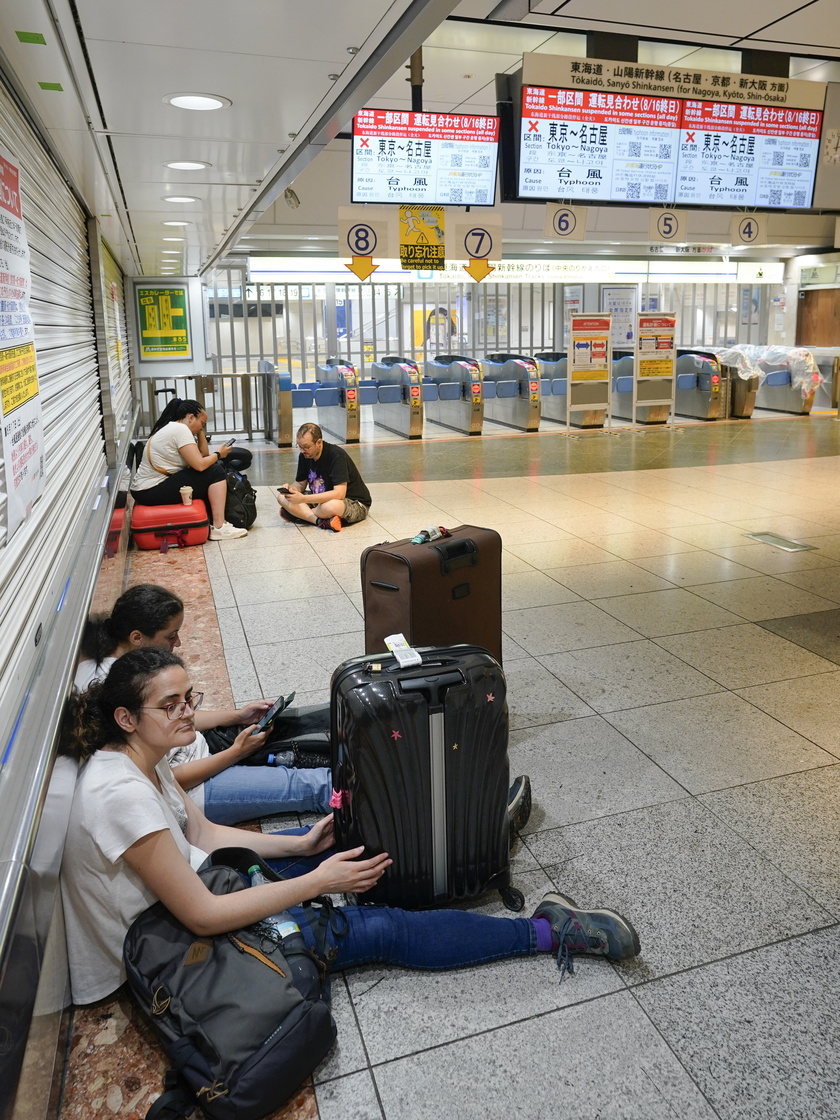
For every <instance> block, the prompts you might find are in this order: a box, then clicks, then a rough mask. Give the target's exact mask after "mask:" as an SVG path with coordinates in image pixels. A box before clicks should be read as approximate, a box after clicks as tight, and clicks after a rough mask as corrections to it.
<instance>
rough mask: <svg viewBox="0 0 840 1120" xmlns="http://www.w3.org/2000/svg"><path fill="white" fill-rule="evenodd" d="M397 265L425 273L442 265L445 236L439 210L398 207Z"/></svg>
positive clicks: (438, 207)
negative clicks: (398, 250)
mask: <svg viewBox="0 0 840 1120" xmlns="http://www.w3.org/2000/svg"><path fill="white" fill-rule="evenodd" d="M400 264H401V265H402V267H403V269H407V270H413V269H418V270H419V271H421V272H422V271H425V270H426V269H430V268H431V269H436V270H440V269H443V268H444V266H445V265H446V234H445V226H444V218H443V207H442V206H401V207H400Z"/></svg>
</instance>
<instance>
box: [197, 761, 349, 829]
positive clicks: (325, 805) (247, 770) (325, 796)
mask: <svg viewBox="0 0 840 1120" xmlns="http://www.w3.org/2000/svg"><path fill="white" fill-rule="evenodd" d="M331 794H332V775H331V773H330V771H329V770H328V769H326V768H323V767H322V768H320V769H317V770H296V769H290V768H288V767H286V766H229V767H228V768H227V770H222V772H221V773H220V774H216V775H215V776H214V777H212V778H210V779H208V781H206V782H205V783H204V815H205V816H206V817H207V819H208V820H210V821H213V822H214V823H215V824H237V823H238V822H239V821H250V820H253V819H254V818H255V817H268V816H271V815H272V814H273V813H294V812H300V813H306V812H314V813H329V812H330V811H331V810H330V796H331Z"/></svg>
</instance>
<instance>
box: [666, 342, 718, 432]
mask: <svg viewBox="0 0 840 1120" xmlns="http://www.w3.org/2000/svg"><path fill="white" fill-rule="evenodd" d="M676 374H677V402H676V412H677V414H678V415H679V416H696V417H697V419H698V420H725V419H726V382H725V380H724V379H723V374H722V372H721V368H720V362H719V361H718V359H717V358H716V357H715V355H714V354H713V353H712V352H711V351H710V350H705V351H704V350H695V349H691V350H677V369H676Z"/></svg>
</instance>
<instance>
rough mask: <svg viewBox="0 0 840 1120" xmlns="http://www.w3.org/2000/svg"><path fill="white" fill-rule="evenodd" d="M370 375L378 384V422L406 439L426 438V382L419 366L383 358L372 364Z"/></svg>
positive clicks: (400, 360)
mask: <svg viewBox="0 0 840 1120" xmlns="http://www.w3.org/2000/svg"><path fill="white" fill-rule="evenodd" d="M370 372H371V374H372V376H373V378H374V380H375V381H376V395H377V400H376V404H375V405H374V406H373V418H374V420H375V422H376V423H377V424H381V425H382V427H383V428H387V429H388V431H389V432H396V433H397V435H400V436H405V437H406V439H422V437H423V380H422V377H421V375H420V370H419V369H418V367H417V363H416V362H415V361H412V359H411V358H395V357H389V358H383V359H382V361H381V362H373V363H372V364H371V367H370Z"/></svg>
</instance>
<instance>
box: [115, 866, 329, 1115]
mask: <svg viewBox="0 0 840 1120" xmlns="http://www.w3.org/2000/svg"><path fill="white" fill-rule="evenodd" d="M254 864H258V865H259V866H260V869H261V870H262V872H263V874H264V875H265V877H266V878H267V879H272V880H276V879H277V878H278V876H277V875H275V873H274V872H273V871H272V870H271V868H270V867H269V866H268V865H267V864H266V863H265V862H264V861H263V860H262V859H260V857H259V856H258V855H257V854H256V853H255V852H252V851H249V850H248V849H247V848H223V849H220V850H219V851H217V852H214V853H213V855H212V856H210V857H208V859H207V861H206V862H205V864H204V865H203V866H202V867H201V868H200V869H199V872H198V874H199V875H200V876H201V878H202V879H203V880H204V883H205V885H206V886H207V887H208V889H209V890H211V891H212V892H213V893H214V894H229V893H231V892H233V891H238V890H244V889H246V888H247V887H248V886H249V881H248V868H250V867H252V866H253V865H254ZM317 902H318V903H319V905H318V906H317V907H313V906H311V905H310V904H307V906H306V907H305V909H306V913H307V915H308V917H309V919H310V925H311V927H312V929H313V932H314V934H315V941H316V944H317V945H318V946H319V954H318V955H316V954H315V953H311V952H310V951H309V950H308V949H306V948H305V946H304V944H303V939H302V937H301V935H300V934H292V936H291V937H284V938H282V939H280V940H277V939H276V937H275V936H272V931H270V930H268V929H267V927H266V926H265V925H263V924H257V925H253V926H248V927H246V928H245V929H240V930H237V931H235V932H234V933H228V934H219V935H217V936H215V937H198V936H196V935H195V934H194V933H191V932H190V931H189V930H188V929H186V927H185V926H183V925H181V923H180V922H179V921H178V920H177V919H176V918H174V917H173V916H172V914H170V912H169V911H168V910H167V909H166V907H165V906H164V905H163V903H161V902H158V903H155V905H154V906H150V907H149V909H148V910H144V911H143V913H142V914H141V915H140V916H139V917H138V918H136V919H135V921H134V922H133V923H132V925H131V927H130V928H129V930H128V933H127V934H126V938H125V944H124V948H123V958H124V961H125V968H126V976H127V979H128V983H129V986H130V987H131V990H132V992H133V993H134V996H135V997H136V999H137V1001H138V1002H139V1004H140V1006H141V1007H142V1008H143V1011H144V1012H145V1013H146V1014H147V1015H148V1017H149V1019H150V1020H151V1022H152V1025H153V1027H154V1028H155V1030H156V1031H157V1033H158V1035H159V1036H160V1037H161V1039H162V1040H163V1043H164V1046H165V1048H166V1053H167V1055H168V1057H169V1060H170V1061H171V1062H172V1063H173V1068H172V1069H170V1070H169V1071H168V1073H167V1074H166V1078H165V1082H164V1084H165V1088H166V1090H167V1091H165V1092H164V1093H163V1094H162V1095H161V1096H160V1097H159V1098H158V1099H157V1100H156V1101H155V1103H154V1104H153V1105H152V1107H151V1108H150V1109H149V1111H148V1113H147V1120H163V1118H164V1117H166V1118H173V1120H174V1118H176V1117H186V1116H189V1115H191V1113H192V1111H193V1110H194V1109H195V1107H196V1105H198V1106H200V1108H201V1110H202V1111H203V1112H204V1114H205V1115H206V1116H207V1117H210V1118H211V1120H258V1118H259V1117H262V1116H265V1115H266V1114H267V1113H269V1112H273V1111H274V1110H276V1109H278V1108H280V1106H281V1105H283V1104H284V1103H285V1101H286V1100H287V1099H288V1098H289V1097H290V1096H291V1095H292V1094H293V1093H294V1092H295V1090H296V1089H297V1088H298V1086H299V1085H300V1084H301V1082H302V1081H304V1080H305V1079H306V1078H307V1077H308V1076H309V1074H310V1073H312V1071H313V1070H314V1069H315V1067H316V1066H317V1065H318V1064H319V1063H320V1062H321V1061H322V1060H323V1059H324V1057H325V1056H326V1055H327V1053H328V1052H329V1050H330V1048H331V1047H332V1044H333V1042H334V1040H335V1034H336V1031H335V1023H334V1022H333V1018H332V1015H331V1014H330V1010H329V1006H328V1004H327V1003H326V1002H325V1000H324V998H323V997H324V995H325V994H326V993H325V989H324V981H325V976H326V970H325V965H326V961H327V959H328V956H329V954H328V952H327V950H326V929H327V926H328V925H329V924H331V923H332V924H333V928H334V929H335V924H336V923H335V919H337V918H338V916H339V912H337V911H336V910H335V908H334V907H333V906H332V904H331V903H330V902H329V900H328V899H318V900H317Z"/></svg>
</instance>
